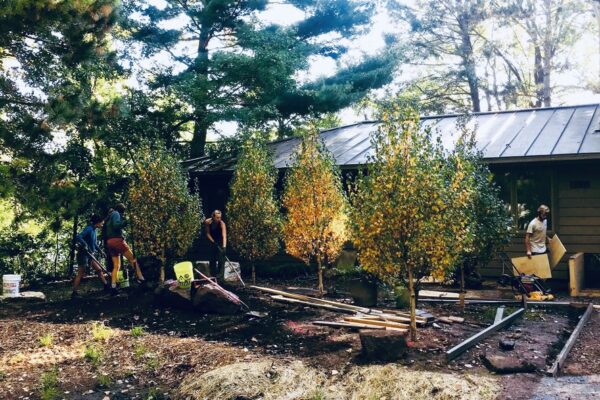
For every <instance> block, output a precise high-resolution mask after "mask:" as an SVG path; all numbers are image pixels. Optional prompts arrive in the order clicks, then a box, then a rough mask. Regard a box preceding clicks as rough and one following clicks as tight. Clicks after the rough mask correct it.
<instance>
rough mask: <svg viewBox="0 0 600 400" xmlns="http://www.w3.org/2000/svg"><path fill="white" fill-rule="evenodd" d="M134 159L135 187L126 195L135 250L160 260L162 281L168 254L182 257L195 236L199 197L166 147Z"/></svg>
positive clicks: (138, 153) (200, 219)
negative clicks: (135, 171)
mask: <svg viewBox="0 0 600 400" xmlns="http://www.w3.org/2000/svg"><path fill="white" fill-rule="evenodd" d="M136 158H137V167H138V168H137V173H136V176H135V178H134V183H133V187H135V190H132V191H130V192H129V198H128V200H129V204H130V207H131V215H130V217H131V223H132V226H133V227H134V228H135V234H136V251H137V252H139V253H140V254H143V255H147V256H154V257H157V258H158V259H160V261H161V267H160V281H161V282H163V281H164V280H165V262H166V259H167V256H169V255H177V256H183V255H184V254H185V253H186V252H187V251H188V249H189V248H190V246H191V245H192V242H193V240H194V239H195V238H196V236H197V235H198V231H199V229H200V223H201V222H202V211H201V205H200V197H199V196H198V194H197V193H194V194H192V193H190V190H189V187H188V175H187V173H186V172H185V171H184V170H183V168H182V167H181V165H180V163H179V160H178V159H177V158H176V157H174V156H173V155H172V154H170V153H169V152H168V151H167V150H166V149H152V150H150V149H149V148H147V149H142V150H141V151H138V152H137V153H136Z"/></svg>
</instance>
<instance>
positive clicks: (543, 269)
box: [511, 254, 552, 279]
mask: <svg viewBox="0 0 600 400" xmlns="http://www.w3.org/2000/svg"><path fill="white" fill-rule="evenodd" d="M511 260H512V262H513V264H515V266H516V267H517V269H518V270H519V272H520V273H522V274H527V275H536V276H537V277H538V278H542V279H549V278H552V271H551V270H550V259H549V257H548V255H547V254H539V255H537V256H532V257H531V258H528V257H527V256H525V257H515V258H512V259H511ZM513 272H514V274H515V275H518V274H517V271H513Z"/></svg>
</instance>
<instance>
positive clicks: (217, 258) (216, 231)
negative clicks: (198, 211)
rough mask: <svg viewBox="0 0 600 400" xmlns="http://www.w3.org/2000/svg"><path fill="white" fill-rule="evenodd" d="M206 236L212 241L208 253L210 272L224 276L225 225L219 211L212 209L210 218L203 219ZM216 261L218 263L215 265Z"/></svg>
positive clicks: (221, 277) (213, 274)
mask: <svg viewBox="0 0 600 400" xmlns="http://www.w3.org/2000/svg"><path fill="white" fill-rule="evenodd" d="M204 227H205V230H206V237H207V238H208V241H209V242H211V243H212V249H211V253H210V274H211V275H212V276H215V277H217V276H218V277H219V278H220V279H221V280H222V279H223V277H224V276H225V249H226V248H227V227H226V226H225V222H223V220H222V215H221V211H219V210H215V211H213V213H212V215H211V217H210V218H208V219H207V220H206V221H204ZM217 262H218V265H217Z"/></svg>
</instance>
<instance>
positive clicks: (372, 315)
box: [250, 286, 435, 331]
mask: <svg viewBox="0 0 600 400" xmlns="http://www.w3.org/2000/svg"><path fill="white" fill-rule="evenodd" d="M250 288H252V289H256V290H259V291H261V292H265V293H269V294H270V295H271V298H272V299H273V300H275V301H280V302H285V303H291V304H301V305H305V306H309V307H316V308H323V309H326V310H329V311H336V312H343V313H348V314H354V315H352V316H348V317H345V318H343V320H342V321H314V322H313V323H314V324H315V325H322V326H330V327H337V328H354V329H382V330H383V329H385V330H394V331H407V330H408V328H409V326H410V314H409V313H407V312H403V311H400V310H379V309H374V308H366V307H359V306H355V305H352V304H346V303H341V302H337V301H331V300H325V299H320V298H317V297H310V296H305V295H302V294H297V293H288V292H284V291H281V290H277V289H271V288H266V287H261V286H250ZM434 319H435V317H434V316H433V315H431V314H429V313H426V312H423V311H420V310H417V316H416V322H417V326H425V325H427V324H428V323H429V322H432V321H433V320H434Z"/></svg>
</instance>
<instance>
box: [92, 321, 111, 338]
mask: <svg viewBox="0 0 600 400" xmlns="http://www.w3.org/2000/svg"><path fill="white" fill-rule="evenodd" d="M114 335H115V331H114V330H112V329H111V328H109V327H108V326H106V325H104V324H103V323H101V322H94V323H93V324H92V337H93V338H94V340H95V341H97V342H106V341H108V339H110V338H111V337H113V336H114Z"/></svg>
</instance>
